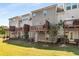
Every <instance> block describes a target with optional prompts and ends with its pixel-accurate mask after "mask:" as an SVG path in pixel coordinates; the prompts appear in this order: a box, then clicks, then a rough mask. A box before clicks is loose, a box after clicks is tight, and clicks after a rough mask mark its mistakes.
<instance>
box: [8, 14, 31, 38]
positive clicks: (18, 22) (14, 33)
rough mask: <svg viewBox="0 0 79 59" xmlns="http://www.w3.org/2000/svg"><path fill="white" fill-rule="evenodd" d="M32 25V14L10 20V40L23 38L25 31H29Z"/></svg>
mask: <svg viewBox="0 0 79 59" xmlns="http://www.w3.org/2000/svg"><path fill="white" fill-rule="evenodd" d="M31 25H32V22H31V14H24V15H21V16H16V17H12V18H9V36H10V38H16V37H17V38H18V37H20V38H22V37H23V36H24V32H25V31H29V26H31Z"/></svg>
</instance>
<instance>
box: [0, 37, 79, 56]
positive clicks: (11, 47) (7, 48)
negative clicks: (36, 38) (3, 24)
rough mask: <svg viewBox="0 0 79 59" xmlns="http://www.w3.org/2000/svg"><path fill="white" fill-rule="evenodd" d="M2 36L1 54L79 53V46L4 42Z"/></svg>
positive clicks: (59, 54) (63, 54) (18, 41)
mask: <svg viewBox="0 0 79 59" xmlns="http://www.w3.org/2000/svg"><path fill="white" fill-rule="evenodd" d="M2 41H3V39H2V38H0V56H75V55H79V48H77V47H75V46H68V47H65V48H60V47H58V46H57V47H56V46H49V47H43V46H42V45H41V44H37V43H36V44H35V43H32V44H31V43H27V42H25V41H20V40H11V41H8V42H2Z"/></svg>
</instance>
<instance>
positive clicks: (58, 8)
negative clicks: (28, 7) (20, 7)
mask: <svg viewBox="0 0 79 59" xmlns="http://www.w3.org/2000/svg"><path fill="white" fill-rule="evenodd" d="M55 7H57V12H59V11H64V9H63V8H61V7H58V6H57V4H55V5H50V6H47V7H43V8H40V9H37V10H34V11H31V12H32V13H33V12H38V11H42V10H44V9H48V8H55Z"/></svg>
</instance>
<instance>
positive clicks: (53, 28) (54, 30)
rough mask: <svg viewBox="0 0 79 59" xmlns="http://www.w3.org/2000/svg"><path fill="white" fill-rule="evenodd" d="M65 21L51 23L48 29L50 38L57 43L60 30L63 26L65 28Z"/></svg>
mask: <svg viewBox="0 0 79 59" xmlns="http://www.w3.org/2000/svg"><path fill="white" fill-rule="evenodd" d="M63 25H64V23H63V21H62V20H60V22H59V23H58V24H53V25H52V24H50V28H49V29H48V33H49V36H50V39H51V40H52V41H53V43H56V41H57V35H58V33H59V31H60V30H61V28H63Z"/></svg>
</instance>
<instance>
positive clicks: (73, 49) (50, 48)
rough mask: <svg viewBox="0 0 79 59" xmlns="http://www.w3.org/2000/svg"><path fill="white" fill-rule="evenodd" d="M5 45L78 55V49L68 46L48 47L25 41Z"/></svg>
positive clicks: (11, 41) (7, 41)
mask: <svg viewBox="0 0 79 59" xmlns="http://www.w3.org/2000/svg"><path fill="white" fill-rule="evenodd" d="M4 42H5V43H8V44H12V45H17V46H22V47H29V48H31V47H32V48H33V47H34V48H38V49H44V50H57V51H68V52H73V53H74V54H75V55H79V48H78V47H76V46H74V45H68V47H63V48H62V47H59V46H58V45H53V44H48V45H49V46H48V47H46V46H44V45H45V43H32V42H27V41H26V40H6V41H4Z"/></svg>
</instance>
